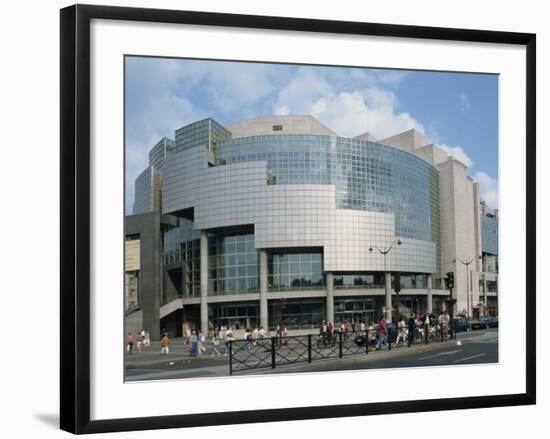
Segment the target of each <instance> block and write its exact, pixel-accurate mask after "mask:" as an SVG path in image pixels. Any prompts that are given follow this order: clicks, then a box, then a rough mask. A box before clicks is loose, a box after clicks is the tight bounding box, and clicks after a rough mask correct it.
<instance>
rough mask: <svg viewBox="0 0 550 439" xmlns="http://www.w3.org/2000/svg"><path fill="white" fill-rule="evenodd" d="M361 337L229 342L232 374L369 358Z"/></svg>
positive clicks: (310, 336) (333, 336)
mask: <svg viewBox="0 0 550 439" xmlns="http://www.w3.org/2000/svg"><path fill="white" fill-rule="evenodd" d="M357 335H358V333H342V332H338V333H335V334H333V335H332V336H331V335H328V334H327V335H326V336H325V337H322V336H317V335H313V334H309V335H297V336H290V337H271V338H264V339H258V340H256V341H252V340H233V341H229V342H228V346H227V348H228V353H229V374H230V375H233V374H234V373H236V372H240V371H245V370H252V369H259V368H272V369H275V368H276V367H277V366H283V365H288V364H296V363H311V362H312V361H316V360H326V359H329V358H342V357H345V356H349V355H357V354H368V347H369V345H368V344H367V345H364V344H363V343H361V342H360V341H358V340H356V339H357Z"/></svg>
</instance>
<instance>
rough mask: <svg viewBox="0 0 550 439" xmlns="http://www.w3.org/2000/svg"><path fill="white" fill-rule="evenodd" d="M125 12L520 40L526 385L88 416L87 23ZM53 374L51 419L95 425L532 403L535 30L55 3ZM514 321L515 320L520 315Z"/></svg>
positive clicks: (232, 23)
mask: <svg viewBox="0 0 550 439" xmlns="http://www.w3.org/2000/svg"><path fill="white" fill-rule="evenodd" d="M93 19H104V20H131V21H141V22H156V23H180V24H194V25H207V26H229V27H239V28H254V29H267V30H293V31H302V32H312V33H315V32H324V33H332V34H356V35H372V36H384V37H406V38H416V39H436V40H445V41H462V42H483V43H498V44H513V45H520V46H525V48H526V61H527V62H526V66H525V68H526V87H527V88H526V99H527V101H526V109H527V111H526V133H525V136H526V137H525V139H526V147H527V150H526V158H527V160H526V163H527V170H526V171H527V173H526V175H527V181H526V185H527V186H526V187H527V194H526V205H527V209H526V213H525V214H526V221H527V227H526V242H527V247H526V261H525V263H526V274H527V276H526V315H525V316H522V317H524V322H525V323H524V324H525V337H526V356H525V364H526V372H527V373H526V376H525V383H526V392H525V393H518V394H508V395H495V396H479V397H466V398H446V399H429V400H415V401H394V402H383V403H368V404H347V405H337V406H317V407H300V408H292V409H269V410H254V411H240V412H224V413H218V412H217V413H201V414H181V415H174V416H151V417H140V418H129V419H102V420H90V395H91V389H90V345H89V340H90V306H89V304H90V214H91V210H90V134H91V133H90V21H91V20H93ZM60 23H61V29H60V30H61V32H60V34H61V40H60V46H61V47H60V48H61V60H60V61H61V62H60V70H61V74H60V81H61V82H60V85H61V113H60V122H61V126H60V130H61V145H60V147H61V156H60V165H61V223H60V227H61V242H60V246H61V273H60V276H61V291H60V295H61V297H60V299H61V304H60V306H61V350H60V361H61V374H60V381H61V387H60V394H61V395H60V397H61V398H60V426H61V429H63V430H66V431H69V432H72V433H76V434H82V433H99V432H115V431H129V430H145V429H163V428H176V427H195V426H209V425H220V424H240V423H254V422H274V421H283V420H284V421H288V420H303V419H315V418H327V417H349V416H365V415H380V414H388V413H406V412H426V411H438V410H456V409H472V408H482V407H498V406H515V405H527V404H535V401H536V350H535V346H536V331H534V330H533V328H535V327H536V314H535V306H536V303H535V301H536V268H535V267H536V227H535V226H536V219H535V218H536V201H535V200H536V186H535V181H536V151H535V144H536V114H535V112H536V73H535V71H536V35H535V34H530V33H513V32H498V31H484V30H466V29H448V28H437V27H423V26H403V25H388V24H377V23H359V22H344V21H329V20H312V19H303V18H288V17H267V16H253V15H234V14H222V13H209V12H192V11H175V10H159V9H142V8H126V7H110V6H89V5H75V6H71V7H67V8H64V9H62V10H61V22H60ZM520 320H521V319H520Z"/></svg>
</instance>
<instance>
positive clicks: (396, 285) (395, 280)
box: [393, 274, 401, 293]
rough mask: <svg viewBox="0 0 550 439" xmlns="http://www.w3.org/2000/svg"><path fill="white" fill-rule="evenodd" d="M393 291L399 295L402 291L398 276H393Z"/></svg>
mask: <svg viewBox="0 0 550 439" xmlns="http://www.w3.org/2000/svg"><path fill="white" fill-rule="evenodd" d="M393 290H394V291H395V292H396V293H399V291H401V279H399V275H398V274H394V275H393Z"/></svg>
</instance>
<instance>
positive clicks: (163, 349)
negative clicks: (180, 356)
mask: <svg viewBox="0 0 550 439" xmlns="http://www.w3.org/2000/svg"><path fill="white" fill-rule="evenodd" d="M169 351H170V339H169V338H168V333H167V332H165V333H164V335H163V336H162V339H161V340H160V354H161V355H167V354H168V352H169Z"/></svg>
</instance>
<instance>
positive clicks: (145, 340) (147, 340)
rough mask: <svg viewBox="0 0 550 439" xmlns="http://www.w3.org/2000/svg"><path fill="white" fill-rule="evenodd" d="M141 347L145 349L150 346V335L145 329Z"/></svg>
mask: <svg viewBox="0 0 550 439" xmlns="http://www.w3.org/2000/svg"><path fill="white" fill-rule="evenodd" d="M143 346H145V347H146V348H148V347H149V346H151V335H150V334H149V332H148V331H146V330H145V329H144V330H143Z"/></svg>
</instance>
